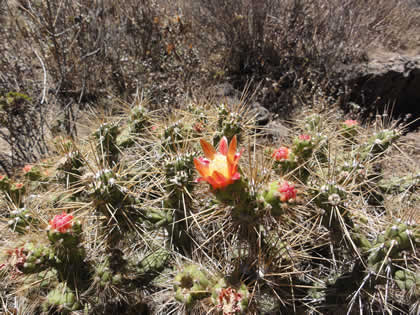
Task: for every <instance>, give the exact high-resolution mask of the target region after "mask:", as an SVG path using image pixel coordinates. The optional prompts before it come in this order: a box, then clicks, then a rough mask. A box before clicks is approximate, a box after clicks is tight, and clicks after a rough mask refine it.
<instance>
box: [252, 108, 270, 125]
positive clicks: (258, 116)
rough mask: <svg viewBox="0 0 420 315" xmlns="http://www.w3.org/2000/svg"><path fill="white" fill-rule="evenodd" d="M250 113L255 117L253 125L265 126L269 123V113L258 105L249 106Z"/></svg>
mask: <svg viewBox="0 0 420 315" xmlns="http://www.w3.org/2000/svg"><path fill="white" fill-rule="evenodd" d="M251 113H253V114H254V115H255V123H256V124H257V125H258V126H264V125H267V124H268V122H269V121H270V112H269V111H268V109H266V108H265V107H263V106H262V105H261V104H260V103H254V104H252V105H251Z"/></svg>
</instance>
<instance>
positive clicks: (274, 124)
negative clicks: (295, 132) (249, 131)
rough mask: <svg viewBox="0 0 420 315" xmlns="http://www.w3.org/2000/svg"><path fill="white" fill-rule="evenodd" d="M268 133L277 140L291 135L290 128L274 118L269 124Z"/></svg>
mask: <svg viewBox="0 0 420 315" xmlns="http://www.w3.org/2000/svg"><path fill="white" fill-rule="evenodd" d="M266 133H267V134H268V135H271V136H272V137H273V138H274V139H276V140H282V139H286V138H287V137H288V136H289V129H288V128H287V127H286V126H284V125H283V124H282V123H281V122H279V121H277V120H273V121H270V122H269V123H268V124H267V126H266Z"/></svg>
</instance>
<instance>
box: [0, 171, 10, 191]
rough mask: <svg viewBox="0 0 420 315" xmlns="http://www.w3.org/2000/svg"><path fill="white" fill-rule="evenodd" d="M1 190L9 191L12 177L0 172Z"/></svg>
mask: <svg viewBox="0 0 420 315" xmlns="http://www.w3.org/2000/svg"><path fill="white" fill-rule="evenodd" d="M0 190H1V191H3V192H7V193H8V192H9V191H10V179H9V177H8V176H7V175H4V174H0Z"/></svg>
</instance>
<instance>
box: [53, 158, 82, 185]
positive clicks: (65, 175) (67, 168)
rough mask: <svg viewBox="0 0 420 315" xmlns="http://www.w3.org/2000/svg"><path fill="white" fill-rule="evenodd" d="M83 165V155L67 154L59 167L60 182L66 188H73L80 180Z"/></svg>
mask: <svg viewBox="0 0 420 315" xmlns="http://www.w3.org/2000/svg"><path fill="white" fill-rule="evenodd" d="M83 165H84V164H83V160H82V155H81V153H80V152H79V151H70V152H68V153H66V154H65V155H64V157H63V158H62V159H61V160H60V161H59V164H58V166H57V170H58V171H59V173H58V178H59V180H61V182H63V183H65V184H66V186H71V185H72V184H74V183H75V182H77V181H78V180H80V177H81V175H82V167H83Z"/></svg>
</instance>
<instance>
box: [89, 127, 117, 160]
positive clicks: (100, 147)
mask: <svg viewBox="0 0 420 315" xmlns="http://www.w3.org/2000/svg"><path fill="white" fill-rule="evenodd" d="M119 134H120V129H119V127H118V125H117V124H116V123H103V124H102V125H101V126H100V127H99V128H98V129H97V130H96V131H95V132H94V133H93V136H94V138H95V139H96V141H97V143H96V150H97V152H98V154H99V157H100V159H101V162H102V163H103V164H104V163H105V162H107V163H108V164H109V165H113V164H114V163H116V162H117V161H118V159H119V154H120V149H119V147H118V145H117V137H118V135H119Z"/></svg>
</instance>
